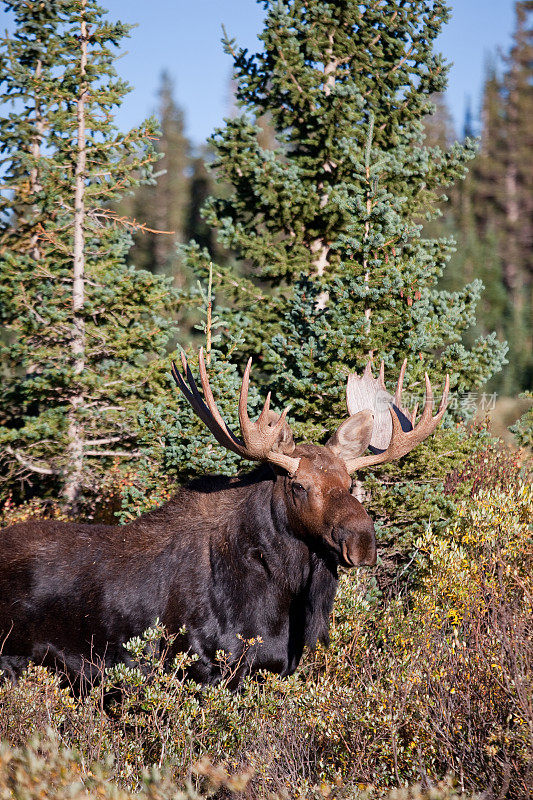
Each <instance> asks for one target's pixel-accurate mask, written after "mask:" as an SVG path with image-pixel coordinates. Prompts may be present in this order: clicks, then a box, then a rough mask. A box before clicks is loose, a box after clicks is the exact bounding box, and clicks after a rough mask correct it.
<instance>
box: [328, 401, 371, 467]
mask: <svg viewBox="0 0 533 800" xmlns="http://www.w3.org/2000/svg"><path fill="white" fill-rule="evenodd" d="M373 426H374V415H373V413H372V412H371V411H368V410H365V411H358V412H357V414H353V415H352V416H351V417H348V419H345V420H344V422H343V423H342V424H341V425H339V427H338V428H337V430H336V431H335V433H334V434H333V436H332V437H331V439H329V440H328V441H327V442H326V447H330V448H331V449H332V450H333V452H334V453H335V455H337V456H339V458H342V459H343V460H344V461H346V460H349V459H352V458H357V456H360V455H361V453H364V451H365V450H366V448H367V447H368V445H369V444H370V439H371V437H372V428H373Z"/></svg>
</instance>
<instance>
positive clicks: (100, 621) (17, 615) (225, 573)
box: [0, 445, 376, 682]
mask: <svg viewBox="0 0 533 800" xmlns="http://www.w3.org/2000/svg"><path fill="white" fill-rule="evenodd" d="M294 456H295V457H297V458H300V466H299V468H298V470H297V472H296V474H295V475H293V476H288V475H287V474H280V473H279V472H274V471H273V470H272V469H271V468H270V467H268V466H260V467H258V468H257V469H256V470H254V471H253V472H251V473H249V474H247V475H243V476H240V477H235V478H227V477H223V476H213V477H205V478H202V479H200V480H197V481H193V482H192V483H191V484H189V485H188V486H186V487H184V488H183V489H181V490H180V491H179V492H177V494H176V495H175V496H174V497H173V498H172V499H171V500H170V501H169V502H168V503H166V504H165V505H163V506H162V507H161V508H158V509H157V510H155V511H152V512H150V513H148V514H144V515H143V516H141V517H140V518H139V519H137V520H135V521H134V522H131V523H129V524H128V525H124V526H107V525H82V524H76V523H70V524H69V523H62V522H55V521H40V520H31V521H29V522H26V523H22V524H20V525H14V526H12V527H10V528H7V529H5V530H3V531H2V532H0V642H1V641H3V646H2V655H1V656H0V668H1V669H3V670H6V671H7V672H12V673H17V672H18V671H19V670H20V669H21V668H22V667H24V666H25V665H26V664H27V663H28V662H29V661H30V660H32V661H34V662H39V663H44V664H49V665H53V666H57V665H59V666H63V665H64V666H65V667H66V668H67V669H68V670H69V671H73V672H75V673H78V674H79V673H82V674H85V675H87V676H88V677H89V673H90V669H91V668H90V666H89V664H90V663H91V662H92V663H96V662H98V660H101V661H102V662H104V663H106V664H112V663H116V662H118V661H127V656H128V654H127V651H126V650H125V649H124V647H123V645H124V643H125V642H127V641H128V639H130V638H131V637H133V636H136V635H139V634H141V633H142V632H143V631H144V630H145V629H146V628H148V627H149V626H151V625H153V624H154V622H155V621H156V619H159V620H160V622H161V623H162V624H163V625H165V626H166V628H167V629H168V631H169V632H170V633H171V634H174V635H175V636H176V639H175V642H174V651H176V650H191V651H192V652H194V653H196V654H197V655H198V660H197V661H196V662H195V663H194V664H193V666H192V667H191V669H190V674H191V677H193V678H195V679H196V680H198V681H201V682H213V681H216V680H217V678H218V677H219V668H218V666H217V661H216V653H217V651H218V650H224V651H226V652H227V653H231V654H232V655H231V657H230V660H231V661H234V662H237V661H239V659H241V657H242V652H243V644H242V640H241V639H240V638H239V637H243V638H244V639H251V638H257V637H260V639H261V640H262V641H261V643H260V644H258V645H257V646H255V647H253V648H251V649H250V650H249V651H248V652H247V653H246V654H245V655H244V657H242V661H241V667H240V670H239V675H238V678H239V679H240V678H241V677H242V675H243V674H245V673H247V672H250V671H255V670H257V669H268V670H272V671H274V672H277V673H280V674H281V675H287V674H290V673H291V672H292V671H294V669H295V668H296V667H297V665H298V662H299V660H300V658H301V655H302V651H303V648H304V646H305V645H308V646H310V647H313V646H314V645H315V644H316V642H317V641H322V642H327V639H328V625H329V614H330V611H331V608H332V604H333V599H334V596H335V591H336V587H337V568H338V565H339V564H343V565H345V566H356V565H372V564H374V563H375V560H376V544H375V536H374V526H373V524H372V521H371V519H370V517H369V516H368V514H367V513H366V511H365V510H364V509H363V507H362V506H361V504H360V503H359V502H358V501H357V500H356V499H355V498H354V497H352V495H351V494H350V485H351V481H350V477H349V475H348V473H347V471H346V468H345V465H344V462H343V461H342V460H341V459H340V458H339V457H338V456H337V455H336V454H335V453H334V452H333V450H332V449H330V448H328V447H319V446H314V445H301V446H299V447H297V448H296V450H295V451H294ZM183 626H185V628H186V632H185V633H180V629H181V628H182V627H183Z"/></svg>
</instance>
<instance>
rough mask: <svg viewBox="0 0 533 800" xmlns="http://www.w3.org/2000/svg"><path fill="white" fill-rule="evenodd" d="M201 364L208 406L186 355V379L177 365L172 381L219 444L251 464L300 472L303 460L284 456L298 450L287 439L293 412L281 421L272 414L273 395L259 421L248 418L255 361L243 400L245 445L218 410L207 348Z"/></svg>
mask: <svg viewBox="0 0 533 800" xmlns="http://www.w3.org/2000/svg"><path fill="white" fill-rule="evenodd" d="M198 360H199V367H200V380H201V382H202V388H203V390H204V398H205V402H204V400H203V399H202V396H201V394H200V392H199V390H198V387H197V385H196V382H195V380H194V378H193V375H192V372H191V370H190V367H189V365H188V363H187V359H186V358H185V354H184V353H182V354H181V363H182V366H183V373H184V374H183V375H182V374H181V373H180V372H178V370H177V368H176V365H175V364H174V362H172V377H173V378H174V380H175V381H176V383H177V384H178V386H179V388H180V389H181V391H182V392H183V394H184V395H185V397H186V398H187V400H188V401H189V403H190V404H191V406H192V408H193V410H194V411H195V412H196V414H197V415H198V416H199V417H200V419H201V420H202V422H203V423H204V424H205V425H207V427H208V428H209V430H210V431H211V433H212V434H213V436H214V437H215V439H216V440H217V442H218V443H219V444H221V445H222V446H223V447H225V448H226V449H227V450H231V451H232V452H233V453H237V455H239V456H242V457H243V458H247V459H249V460H251V461H266V462H268V463H269V464H275V465H276V466H278V467H281V468H282V469H285V470H287V472H288V473H289V474H290V475H293V474H294V473H295V472H296V470H297V469H298V466H299V464H300V459H299V458H292V457H291V456H290V455H288V454H287V452H282V450H287V449H290V451H292V450H294V442H293V441H292V437H287V428H288V427H289V426H288V424H287V423H286V422H285V418H286V416H287V413H288V411H289V409H288V408H286V409H285V411H284V412H283V413H282V415H281V416H280V417H279V419H278V418H277V415H276V414H274V413H273V412H272V411H270V392H269V393H268V394H267V397H266V400H265V404H264V406H263V410H262V411H261V413H260V415H259V417H258V419H257V420H256V421H255V422H252V421H251V420H250V417H249V416H248V386H249V383H250V370H251V367H252V359H251V358H250V359H249V360H248V364H247V365H246V369H245V370H244V376H243V379H242V385H241V392H240V396H239V423H240V427H241V435H242V441H241V440H240V439H238V438H237V437H236V436H235V435H234V434H233V433H232V432H231V431H230V429H229V428H228V426H227V425H226V423H225V422H224V420H223V418H222V416H221V414H220V411H219V410H218V408H217V405H216V403H215V399H214V397H213V392H212V391H211V387H210V385H209V378H208V377H207V369H206V366H205V361H204V352H203V348H200V354H199V359H198ZM274 418H276V421H274ZM289 430H290V429H289Z"/></svg>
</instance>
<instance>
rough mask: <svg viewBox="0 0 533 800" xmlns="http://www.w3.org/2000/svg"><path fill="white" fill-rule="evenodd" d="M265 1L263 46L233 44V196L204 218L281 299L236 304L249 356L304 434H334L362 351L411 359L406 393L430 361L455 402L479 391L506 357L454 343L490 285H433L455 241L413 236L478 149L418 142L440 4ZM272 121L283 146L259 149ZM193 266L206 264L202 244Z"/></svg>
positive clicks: (226, 133)
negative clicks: (263, 121)
mask: <svg viewBox="0 0 533 800" xmlns="http://www.w3.org/2000/svg"><path fill="white" fill-rule="evenodd" d="M264 6H265V9H266V11H267V14H266V19H265V27H264V30H263V32H262V34H261V35H260V39H261V41H262V43H263V50H262V51H261V52H259V53H256V54H249V53H248V52H247V51H245V50H242V49H241V50H239V49H236V48H235V44H234V43H233V42H232V41H231V40H229V39H228V38H226V39H225V47H226V50H227V51H228V52H229V53H231V54H232V56H233V62H234V79H235V83H236V97H237V100H238V102H239V104H240V106H241V109H242V113H241V114H240V115H237V116H235V117H233V118H232V119H229V120H227V121H226V124H225V126H224V127H223V128H221V129H220V130H218V131H217V132H216V133H215V135H214V137H213V140H212V143H213V146H214V147H215V150H216V161H215V167H216V169H217V174H218V176H219V179H223V180H226V181H228V182H229V183H230V184H231V186H232V192H231V194H230V196H229V197H227V198H214V199H212V200H211V201H210V202H209V203H208V204H207V207H206V210H205V216H206V220H207V221H208V222H210V223H211V224H212V225H214V226H215V227H217V228H218V231H219V238H220V241H221V242H222V243H223V244H224V245H225V246H226V247H228V248H232V249H233V250H234V251H235V252H236V253H237V255H238V256H239V257H240V258H241V259H242V260H245V261H248V262H249V263H250V264H251V266H252V271H253V272H255V274H256V276H257V277H259V278H260V279H261V281H262V282H267V283H268V284H269V285H270V286H271V287H272V288H273V290H274V291H273V294H272V296H271V298H270V300H269V302H268V303H264V302H258V303H257V304H256V306H255V307H250V300H249V297H250V295H249V294H247V293H243V295H242V302H241V303H240V304H239V299H238V297H237V298H236V300H237V308H238V312H237V313H236V314H234V315H233V320H234V325H236V326H239V327H241V328H242V329H243V331H244V336H245V339H246V343H247V348H246V349H247V350H248V351H252V352H254V351H255V352H256V353H257V354H258V355H259V354H260V355H261V358H262V362H263V365H264V367H265V372H267V373H272V374H273V375H275V376H276V377H275V378H274V380H275V389H276V392H277V396H278V398H279V400H280V402H285V401H286V400H288V399H290V400H291V402H293V405H294V410H293V414H294V417H295V421H296V422H297V423H298V424H299V425H300V428H301V432H302V433H304V432H305V433H306V435H312V434H313V435H316V433H317V431H318V430H321V431H322V432H323V433H325V428H324V425H326V426H327V427H332V426H333V425H334V424H336V422H337V421H338V418H339V416H340V414H341V413H342V395H343V390H342V383H343V376H344V375H345V374H346V371H347V370H348V369H357V370H360V369H361V368H362V366H363V365H364V363H365V362H366V360H367V359H368V358H369V357H373V359H374V361H375V363H376V364H377V363H379V360H380V359H381V358H383V359H384V360H385V364H386V367H387V368H388V371H389V374H390V373H394V371H395V370H396V371H397V370H398V368H399V365H400V363H401V361H402V360H403V358H404V357H405V356H407V357H408V358H409V366H408V373H407V379H408V381H409V382H410V384H411V386H413V387H419V386H421V381H422V376H423V372H424V370H425V369H429V370H430V371H431V372H432V374H433V375H434V376H435V380H436V381H438V380H439V379H442V377H443V376H444V373H445V372H450V373H451V381H452V387H453V388H454V389H455V390H459V391H460V392H469V391H471V390H473V389H475V388H476V387H479V386H481V385H482V384H483V383H484V382H485V381H486V380H487V379H488V378H489V377H490V376H491V374H493V373H494V372H495V371H497V370H498V369H500V367H501V364H502V363H503V360H504V353H505V345H503V344H501V343H500V342H498V341H497V339H496V336H495V335H490V336H488V337H482V338H479V339H477V340H476V341H475V342H474V344H473V345H472V347H470V348H467V347H465V346H464V344H463V342H462V337H463V335H464V332H465V330H467V329H468V327H469V326H471V325H472V324H473V322H474V319H475V307H476V304H477V302H478V300H479V297H480V294H481V290H482V287H481V282H480V281H479V280H474V281H472V282H471V283H470V284H468V285H466V286H464V287H462V288H461V290H459V291H456V292H443V291H439V290H438V289H437V288H436V284H437V281H438V280H439V278H440V277H441V275H442V273H443V270H444V268H445V265H446V261H447V260H448V259H449V257H450V255H451V253H452V252H453V249H454V242H453V241H451V240H449V239H428V238H424V237H423V236H421V223H422V221H424V220H426V219H427V218H431V217H433V216H435V215H436V214H438V213H439V211H438V208H437V204H438V202H439V200H440V199H441V194H442V187H445V186H447V185H450V184H451V183H452V182H453V181H454V180H455V179H457V178H460V177H463V176H464V174H465V171H466V164H467V162H468V161H469V160H470V159H471V158H472V156H473V154H474V151H475V148H474V144H473V143H472V142H470V141H467V142H465V144H464V145H463V146H461V145H459V144H454V145H453V146H451V147H449V148H443V147H439V146H428V144H427V143H426V142H425V141H424V119H425V118H426V115H427V114H429V113H431V112H432V111H433V109H434V107H433V105H432V102H431V97H432V95H433V94H434V93H435V92H441V91H442V90H443V88H444V87H445V82H446V72H447V68H446V66H445V64H444V62H443V60H442V58H441V57H440V56H439V55H437V54H435V53H434V52H433V43H434V39H435V38H436V36H437V35H438V32H439V31H440V29H441V26H442V24H443V23H444V22H445V21H446V20H447V18H448V10H447V8H446V6H445V5H444V4H443V3H441V2H434V3H429V2H425V0H419V1H418V2H413V3H410V4H409V6H408V7H406V6H405V5H404V4H401V3H398V2H397V0H394V1H393V2H385V3H380V4H379V6H376V5H375V4H369V3H355V2H342V3H333V2H319V1H318V0H285V2H281V3H279V2H275V3H274V2H269V1H268V0H265V2H264ZM264 115H268V117H269V119H270V120H271V121H272V125H273V126H274V128H275V130H276V137H277V141H278V142H279V146H278V147H277V148H276V149H275V150H271V149H264V148H262V147H261V146H260V144H259V137H260V132H261V129H260V127H259V125H258V124H257V120H259V119H260V118H261V117H263V116H264ZM191 259H192V261H193V263H196V264H197V266H201V257H200V256H199V254H198V252H197V251H192V252H191ZM278 287H279V288H278ZM248 288H250V287H248ZM257 294H258V295H259V294H261V292H259V291H258V292H257ZM318 331H320V334H318ZM269 380H270V378H269ZM325 406H326V407H327V408H328V415H326V417H327V420H324V416H325V415H324V407H325Z"/></svg>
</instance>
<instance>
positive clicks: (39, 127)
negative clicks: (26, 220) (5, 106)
mask: <svg viewBox="0 0 533 800" xmlns="http://www.w3.org/2000/svg"><path fill="white" fill-rule="evenodd" d="M42 69H43V65H42V61H41V59H40V58H39V59H37V64H36V66H35V78H36V83H37V82H38V81H39V79H40V78H41V75H42ZM43 133H44V122H43V118H42V113H41V102H40V99H39V94H38V93H37V92H36V94H35V135H34V136H32V140H31V147H30V152H31V156H32V158H33V159H34V160H35V162H36V161H37V159H38V158H39V157H40V155H41V143H42V138H43ZM41 188H42V187H41V183H40V180H39V169H38V167H37V164H36V163H34V164H33V166H32V168H31V170H30V192H31V194H32V195H33V194H37V192H40V191H41ZM30 253H31V256H32V258H33V259H35V261H39V259H40V258H41V251H40V248H39V236H38V234H37V232H34V233H33V234H32V236H31V240H30Z"/></svg>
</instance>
